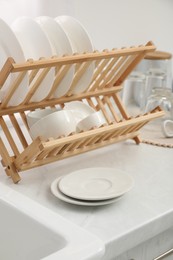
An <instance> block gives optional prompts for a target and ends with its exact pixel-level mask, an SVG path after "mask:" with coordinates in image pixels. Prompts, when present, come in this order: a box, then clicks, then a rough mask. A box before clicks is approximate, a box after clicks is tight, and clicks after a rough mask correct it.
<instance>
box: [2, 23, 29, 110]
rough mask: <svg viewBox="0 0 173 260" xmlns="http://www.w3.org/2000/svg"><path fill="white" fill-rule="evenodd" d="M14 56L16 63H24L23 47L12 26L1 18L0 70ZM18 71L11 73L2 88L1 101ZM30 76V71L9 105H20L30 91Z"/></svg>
mask: <svg viewBox="0 0 173 260" xmlns="http://www.w3.org/2000/svg"><path fill="white" fill-rule="evenodd" d="M9 57H12V58H13V59H14V61H15V62H16V63H24V62H25V57H24V53H23V51H22V48H21V46H20V44H19V42H18V40H17V38H16V36H15V34H14V33H13V31H12V30H11V28H10V27H9V26H8V25H7V24H6V23H5V22H4V21H3V20H2V19H0V70H1V69H2V67H3V65H4V64H5V62H6V60H7V58H9ZM17 76H18V73H11V74H10V75H9V77H8V78H7V80H6V82H5V83H4V85H3V87H2V89H1V94H2V95H1V101H2V100H3V98H5V96H6V93H8V90H9V88H10V85H11V84H12V82H14V81H15V79H16V78H17ZM28 85H29V76H28V73H27V74H26V75H25V76H24V78H23V80H22V82H21V83H20V85H19V87H18V88H17V89H16V90H15V92H14V94H13V96H12V97H11V99H10V101H9V102H8V106H16V105H19V104H20V103H21V102H22V101H23V100H24V98H25V96H26V94H27V92H28Z"/></svg>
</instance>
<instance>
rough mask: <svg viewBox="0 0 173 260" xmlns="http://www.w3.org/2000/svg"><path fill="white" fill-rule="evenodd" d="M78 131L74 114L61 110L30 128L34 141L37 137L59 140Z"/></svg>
mask: <svg viewBox="0 0 173 260" xmlns="http://www.w3.org/2000/svg"><path fill="white" fill-rule="evenodd" d="M75 131H76V122H75V120H74V116H73V113H72V112H71V111H70V110H69V111H67V110H60V111H56V112H54V113H51V114H48V115H47V116H45V117H43V118H41V119H40V120H38V121H37V122H36V123H35V124H33V125H32V126H31V127H30V135H31V137H32V139H35V138H36V137H37V136H42V137H44V138H46V139H47V138H49V137H53V138H58V137H60V136H68V135H69V134H71V133H74V132H75Z"/></svg>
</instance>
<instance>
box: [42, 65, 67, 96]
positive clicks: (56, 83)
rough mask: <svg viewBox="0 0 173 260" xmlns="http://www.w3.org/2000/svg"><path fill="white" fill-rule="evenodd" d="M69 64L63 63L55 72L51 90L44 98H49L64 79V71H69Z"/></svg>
mask: <svg viewBox="0 0 173 260" xmlns="http://www.w3.org/2000/svg"><path fill="white" fill-rule="evenodd" d="M71 66H72V65H71V64H70V65H65V66H63V67H62V68H61V69H60V70H59V71H58V72H57V74H56V77H55V80H54V83H53V85H52V87H51V90H50V92H49V94H48V96H47V97H46V99H49V98H51V96H53V95H54V93H55V92H56V90H57V88H58V86H59V84H60V83H61V81H62V80H63V79H64V77H65V75H66V73H67V72H68V71H69V69H70V68H71Z"/></svg>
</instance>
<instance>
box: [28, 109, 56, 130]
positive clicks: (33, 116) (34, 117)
mask: <svg viewBox="0 0 173 260" xmlns="http://www.w3.org/2000/svg"><path fill="white" fill-rule="evenodd" d="M56 111H58V110H57V109H56V108H45V109H36V110H34V111H31V112H29V113H28V114H27V115H26V119H27V123H28V126H29V128H31V126H32V125H34V124H35V123H36V122H37V121H38V120H40V119H42V118H43V117H45V116H47V115H50V114H52V113H54V112H56Z"/></svg>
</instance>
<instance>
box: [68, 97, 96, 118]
mask: <svg viewBox="0 0 173 260" xmlns="http://www.w3.org/2000/svg"><path fill="white" fill-rule="evenodd" d="M64 109H65V110H71V111H73V114H74V117H75V120H76V123H78V122H79V121H81V120H82V119H84V118H85V117H87V116H89V115H90V114H92V113H94V112H95V110H94V108H92V107H91V106H89V105H87V104H85V103H83V102H82V101H71V102H68V103H65V106H64Z"/></svg>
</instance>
